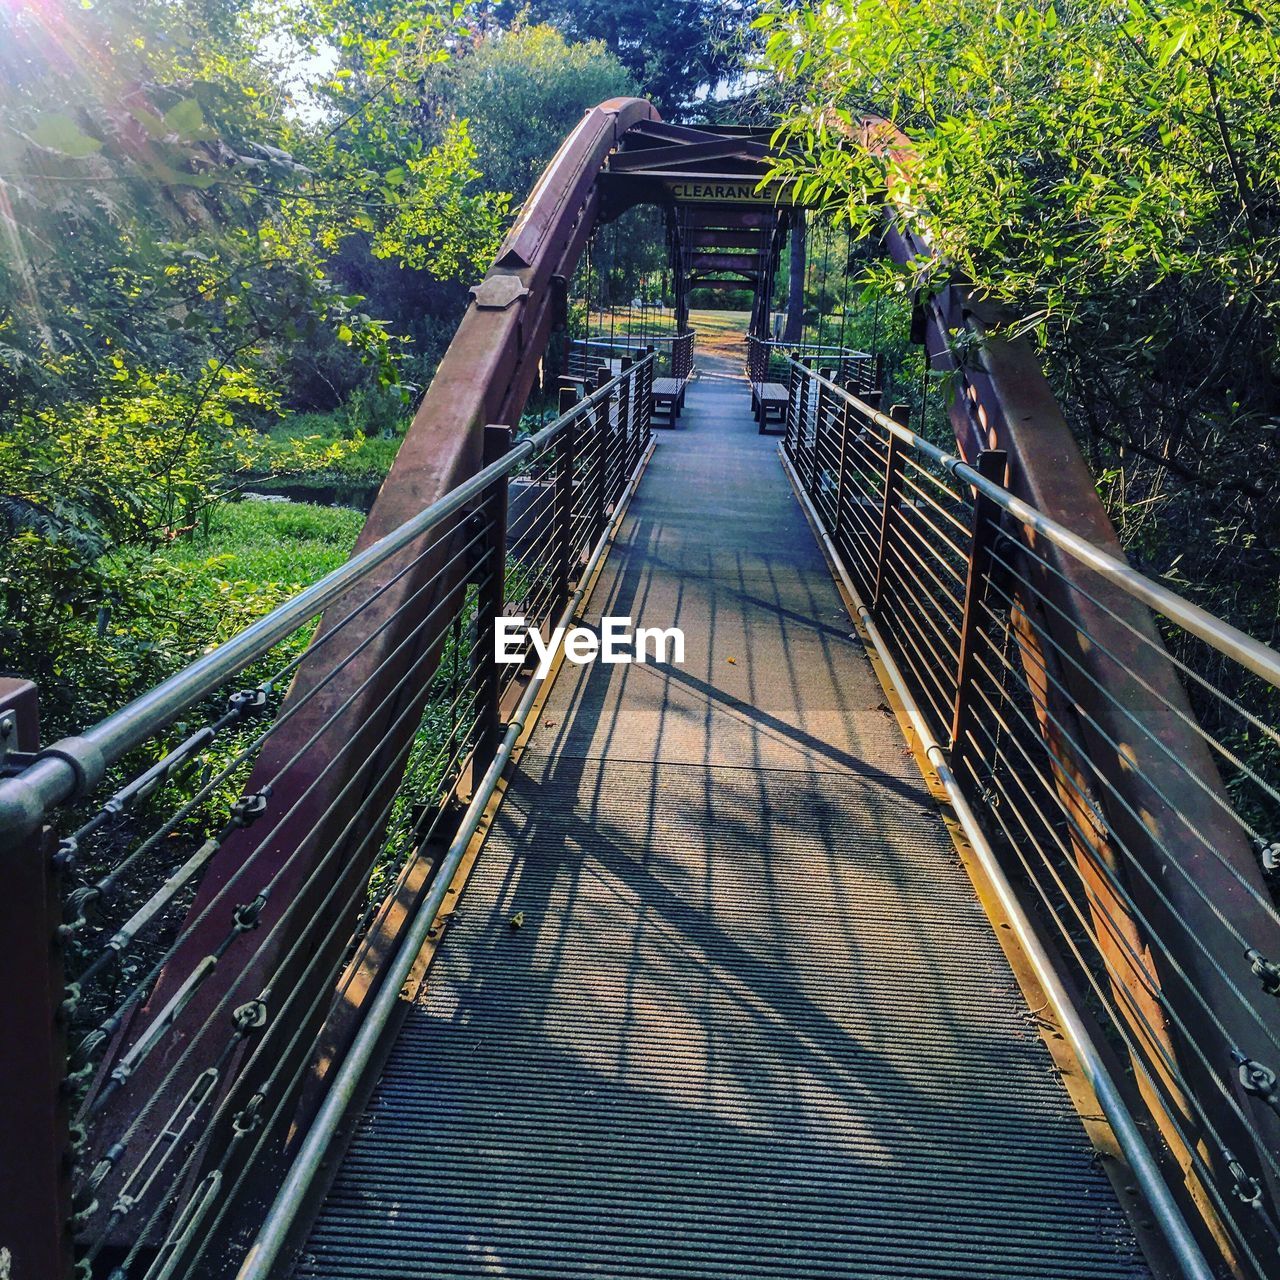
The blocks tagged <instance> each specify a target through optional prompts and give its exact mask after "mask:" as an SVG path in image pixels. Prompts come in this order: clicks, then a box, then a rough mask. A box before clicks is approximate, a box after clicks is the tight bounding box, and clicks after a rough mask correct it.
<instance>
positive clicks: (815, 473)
mask: <svg viewBox="0 0 1280 1280" xmlns="http://www.w3.org/2000/svg"><path fill="white" fill-rule="evenodd" d="M818 373H819V374H820V375H821V376H822V377H824V378H825V379H826V380H827V382H835V381H836V370H835V369H832V368H826V369H819V370H818ZM830 412H831V392H830V391H828V390H827V385H826V383H825V382H820V383H818V399H817V403H816V404H815V405H814V413H813V455H812V457H811V458H810V459H809V492H810V493H812V494H813V495H814V497H815V498H816V497H817V496H818V477H819V475H820V474H821V466H820V463H819V460H818V459H819V453H818V442H819V441H820V440H821V439H822V436H823V433H824V432H825V431H826V429H827V427H828V426H829V425H830V424H829V423H828V422H827V416H828V414H829V413H830Z"/></svg>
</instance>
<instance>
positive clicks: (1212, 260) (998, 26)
mask: <svg viewBox="0 0 1280 1280" xmlns="http://www.w3.org/2000/svg"><path fill="white" fill-rule="evenodd" d="M760 27H761V29H762V31H763V34H764V36H765V38H766V46H765V52H764V58H763V66H762V68H761V69H762V70H763V71H764V72H766V73H767V74H768V75H769V76H771V77H773V80H774V86H775V89H774V91H775V92H776V93H777V94H778V95H779V96H780V97H781V98H783V99H784V100H786V101H787V102H788V106H787V108H786V116H785V120H784V123H783V127H782V129H781V133H780V141H781V142H783V143H785V144H786V145H787V146H788V148H789V149H790V152H791V154H790V156H789V158H787V159H786V160H784V161H783V162H782V163H781V164H780V166H779V171H778V176H779V177H782V178H790V179H798V180H799V181H800V183H801V184H802V191H803V193H804V195H805V197H806V198H807V199H811V200H813V201H815V202H817V203H818V204H820V205H823V206H825V207H826V208H828V209H833V210H836V211H837V212H838V213H839V214H840V215H841V216H842V217H844V218H846V219H848V220H849V221H850V222H851V223H852V224H853V226H854V227H856V228H860V229H861V230H863V231H864V232H865V233H867V234H868V235H874V234H876V232H877V228H878V225H879V218H880V217H881V213H880V209H881V207H882V202H883V195H882V193H883V192H885V191H886V190H888V191H889V193H890V197H891V199H892V200H893V201H894V204H895V209H896V211H897V214H898V216H900V217H902V218H904V219H905V220H906V221H907V223H909V224H910V225H912V226H913V227H914V228H915V229H917V230H919V231H927V233H928V235H929V236H930V238H931V241H932V244H933V246H934V249H935V251H936V259H935V263H936V266H932V267H931V266H926V264H919V267H918V269H917V270H916V271H915V272H914V273H912V274H911V275H910V276H909V278H908V279H906V280H904V279H902V278H901V277H900V276H899V275H898V274H897V273H895V272H894V271H893V270H892V269H891V268H890V267H889V266H888V265H887V264H883V263H882V264H881V266H880V267H879V269H878V270H877V271H875V272H874V273H873V277H872V278H873V282H874V283H875V284H876V285H877V286H878V287H880V288H881V289H884V290H893V289H901V288H903V287H904V286H909V287H920V288H925V289H928V288H929V287H931V283H932V277H931V274H930V273H931V272H932V271H933V270H940V271H944V272H946V273H948V274H949V275H951V276H953V277H956V276H958V277H960V278H962V279H967V280H970V281H972V282H974V283H975V285H976V287H977V288H978V289H980V290H981V291H983V292H985V293H986V294H988V295H989V296H991V297H992V298H994V299H996V300H998V301H999V302H1001V303H1003V304H1004V305H1005V307H1006V308H1007V309H1008V313H1009V315H1010V317H1011V321H1010V323H1011V327H1012V328H1014V329H1015V330H1017V331H1022V332H1027V333H1029V334H1030V335H1031V336H1032V337H1033V338H1034V339H1035V340H1036V341H1037V342H1038V343H1039V344H1040V347H1041V349H1042V351H1043V353H1044V356H1045V360H1046V363H1047V366H1048V369H1049V372H1050V375H1051V377H1052V378H1053V380H1054V382H1055V385H1056V388H1057V390H1058V392H1059V394H1060V396H1061V398H1062V400H1063V402H1064V405H1065V407H1066V409H1067V411H1068V416H1069V418H1070V419H1071V420H1072V421H1073V422H1074V423H1075V424H1076V425H1077V427H1078V429H1079V431H1080V434H1081V436H1082V439H1083V442H1084V443H1085V445H1086V447H1087V449H1088V450H1089V452H1090V455H1091V457H1092V459H1093V461H1094V463H1095V467H1096V470H1097V472H1098V474H1099V476H1100V477H1102V482H1103V485H1104V493H1105V494H1106V496H1107V497H1108V498H1109V499H1110V501H1111V507H1112V511H1113V514H1114V515H1115V517H1116V520H1117V523H1118V524H1119V526H1120V529H1121V533H1122V536H1123V537H1124V538H1125V541H1126V545H1127V546H1128V547H1129V549H1130V552H1131V554H1133V555H1135V556H1136V557H1137V558H1138V560H1139V561H1140V562H1142V563H1145V564H1146V565H1147V566H1148V567H1149V568H1152V569H1154V570H1156V571H1159V572H1164V573H1167V574H1170V575H1172V576H1174V577H1175V578H1179V579H1182V581H1183V585H1184V586H1185V587H1186V588H1187V589H1191V590H1194V591H1198V592H1200V593H1202V596H1203V598H1204V599H1205V603H1207V604H1208V605H1210V607H1213V608H1216V609H1217V610H1218V611H1220V612H1225V613H1227V614H1228V615H1229V616H1232V617H1233V618H1235V619H1236V620H1238V621H1239V622H1240V623H1241V624H1242V625H1244V626H1246V627H1248V628H1251V629H1252V630H1254V631H1255V632H1256V633H1257V634H1259V635H1262V636H1264V637H1270V638H1271V639H1272V640H1273V641H1274V640H1275V639H1276V638H1277V637H1280V607H1278V600H1277V583H1278V582H1280V490H1277V488H1276V486H1274V485H1271V484H1268V483H1265V482H1262V481H1260V479H1259V477H1261V476H1264V475H1269V474H1274V472H1275V468H1276V465H1277V463H1278V462H1280V456H1278V455H1280V439H1278V437H1280V432H1277V431H1276V430H1275V422H1276V420H1277V415H1278V413H1280V347H1278V345H1277V338H1276V321H1277V318H1278V317H1280V241H1278V238H1277V237H1278V234H1280V145H1278V144H1280V135H1278V126H1277V122H1276V116H1275V111H1274V106H1273V104H1274V102H1275V101H1276V98H1277V94H1280V48H1278V47H1277V41H1278V36H1277V32H1280V3H1278V2H1277V0H1251V2H1250V3H1248V4H1244V5H1219V4H1211V3H1206V2H1205V0H1132V3H1130V4H1129V5H1127V6H1126V5H1123V4H1096V3H1058V4H1054V3H1050V2H1049V0H1037V2H1036V3H1033V4H1001V3H994V4H993V3H990V0H856V3H855V0H835V2H834V3H832V4H828V5H823V6H822V7H821V8H820V9H818V8H812V7H809V6H803V7H800V8H796V7H795V6H793V5H791V4H786V3H783V2H782V0H776V2H775V3H772V4H771V5H770V6H769V8H768V10H767V12H766V13H765V15H764V16H763V17H762V19H761V20H760ZM865 112H871V113H876V114H880V115H883V116H887V117H888V118H889V119H891V120H893V121H894V122H896V123H897V124H899V125H900V126H901V127H902V128H903V129H904V130H905V131H906V132H907V133H908V134H909V135H910V137H911V139H912V142H913V147H914V153H913V155H912V157H911V159H910V163H909V165H908V166H904V165H901V164H899V163H898V162H897V161H895V160H894V159H893V158H892V157H888V156H872V155H868V154H867V153H866V152H865V151H864V150H862V149H861V148H860V147H859V146H858V145H856V140H855V134H856V122H857V119H858V117H859V116H860V115H861V114H862V113H865ZM1107 477H1110V478H1111V479H1110V480H1108V479H1107Z"/></svg>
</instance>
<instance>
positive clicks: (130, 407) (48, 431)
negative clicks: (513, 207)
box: [0, 0, 506, 677]
mask: <svg viewBox="0 0 1280 1280" xmlns="http://www.w3.org/2000/svg"><path fill="white" fill-rule="evenodd" d="M295 12H297V11H294V10H290V13H295ZM279 17H280V14H279V11H278V10H277V9H275V8H274V7H272V6H269V5H265V4H263V5H259V3H258V0H244V2H243V3H239V2H238V0H224V2H221V3H220V2H219V0H175V2H173V3H171V2H170V0H165V2H164V3H158V2H153V0H131V2H130V3H127V4H126V3H120V4H111V3H107V4H103V5H101V6H96V7H95V6H82V5H81V4H80V3H79V0H49V2H48V3H47V4H43V5H41V6H40V7H39V8H36V7H16V6H5V7H4V8H3V9H0V105H2V106H3V110H2V111H0V219H3V228H4V233H5V234H4V237H3V242H2V245H0V651H2V652H3V654H4V658H3V662H4V663H5V665H6V667H7V668H8V669H10V670H13V669H15V668H16V669H21V670H23V671H24V672H25V673H27V674H32V675H37V676H42V677H47V676H49V675H54V676H56V675H57V668H58V664H59V663H60V662H61V661H62V660H63V659H64V658H65V657H66V655H68V654H72V653H74V652H75V651H76V649H77V647H78V646H80V647H83V646H85V645H91V644H92V643H93V642H94V640H95V638H97V639H100V638H101V636H100V634H99V633H100V632H101V630H102V622H101V619H102V609H103V603H104V601H105V600H106V599H107V598H108V597H111V596H116V595H119V593H122V592H123V593H126V594H127V593H130V592H136V591H138V590H139V589H140V586H141V584H139V583H138V582H137V581H136V580H134V579H133V578H131V577H130V576H129V575H128V574H122V573H121V571H120V561H119V557H118V553H119V552H120V551H121V550H123V549H126V548H128V547H130V546H141V547H146V546H149V545H150V546H154V545H156V544H157V543H158V542H160V541H162V540H164V539H166V538H169V537H172V536H174V534H175V532H178V531H181V530H184V529H188V528H190V527H192V526H193V524H194V523H196V522H197V521H198V520H200V518H201V515H202V513H203V512H206V511H207V510H208V508H209V506H210V505H211V504H212V503H215V502H217V501H220V500H221V499H223V498H224V497H226V496H227V495H228V494H229V493H233V492H234V491H235V489H236V486H237V480H236V475H237V473H238V472H240V471H242V470H243V469H244V468H245V467H247V466H249V465H252V464H253V463H254V462H255V460H257V459H258V458H259V457H260V456H261V454H262V444H263V441H262V439H261V435H260V433H259V431H258V430H257V428H260V427H262V426H264V425H266V424H267V423H268V422H270V421H271V420H272V418H273V416H274V415H275V414H276V413H277V411H278V408H279V406H280V405H281V404H282V403H283V401H284V400H285V398H286V397H287V395H288V391H289V388H288V386H287V385H283V386H282V385H281V383H282V380H283V376H284V375H285V374H287V372H288V369H289V355H290V352H291V351H292V350H293V349H294V348H296V347H300V346H311V345H314V344H316V343H317V342H320V341H322V340H324V339H325V338H326V335H327V337H328V340H329V341H332V342H334V343H337V344H340V345H343V346H346V347H349V348H350V349H351V350H353V351H355V352H358V353H359V354H360V355H361V356H362V357H363V358H364V359H365V360H366V361H367V362H368V364H369V365H370V367H371V368H374V369H376V370H378V371H379V372H380V373H381V375H382V376H383V377H384V378H387V379H390V378H392V377H394V373H395V369H394V366H395V357H396V354H397V347H398V342H397V339H396V336H395V335H393V334H392V333H391V332H389V330H388V327H387V325H386V324H385V322H384V320H383V319H382V318H381V317H379V316H378V315H376V314H373V313H371V312H370V310H369V309H368V308H367V306H366V303H365V299H363V298H362V297H360V296H358V295H356V294H354V293H352V292H350V291H349V289H347V288H346V287H344V284H343V282H342V281H341V280H340V279H339V278H338V277H337V275H336V274H335V271H334V269H333V263H334V259H335V256H336V254H337V252H338V250H339V248H340V247H341V246H342V244H343V243H344V242H345V241H347V240H349V239H351V238H353V237H364V238H366V239H367V240H368V242H369V243H370V245H371V247H372V251H373V252H374V253H375V254H377V255H379V256H380V257H383V258H386V259H388V260H394V261H398V262H401V263H404V264H407V265H409V266H412V267H414V268H417V269H419V270H424V271H429V272H433V273H435V274H436V275H439V276H444V277H446V278H447V277H450V276H453V275H458V274H463V273H469V272H472V271H474V270H477V269H478V265H477V264H479V263H481V262H484V261H487V260H488V259H489V258H490V257H491V256H492V252H493V250H494V248H495V247H496V244H497V242H498V239H499V237H500V234H501V231H502V227H503V224H504V222H505V216H506V201H504V200H501V199H497V198H495V197H494V196H492V195H491V194H486V193H483V192H476V191H475V190H474V189H473V186H474V183H475V180H476V178H477V176H478V173H477V171H476V169H475V167H474V159H475V150H474V147H473V146H472V145H471V142H470V139H469V136H468V135H467V132H466V129H465V126H464V125H461V124H458V125H455V126H454V127H452V128H450V129H449V130H446V131H445V134H444V135H443V136H442V137H441V138H440V139H439V140H438V142H437V143H436V144H435V145H431V144H428V143H427V142H425V141H424V140H423V138H422V135H421V133H420V132H415V131H413V130H410V129H408V128H406V127H405V121H406V119H407V118H408V117H409V116H410V114H411V113H412V112H414V111H415V110H416V109H417V103H418V102H419V100H420V95H419V92H418V89H419V86H420V84H421V82H422V79H423V77H424V76H425V74H426V73H427V71H428V69H429V68H431V67H433V66H434V65H435V64H436V63H438V62H439V61H440V60H441V59H442V58H446V57H447V56H448V51H449V49H450V48H451V47H452V46H453V45H455V44H456V43H457V41H458V40H459V38H460V36H461V30H460V26H459V21H458V15H457V14H456V13H455V11H454V9H453V7H452V6H451V5H447V4H436V3H434V0H417V2H416V3H415V2H414V0H409V2H408V3H407V4H404V3H402V4H398V5H397V7H396V11H395V14H394V15H391V14H389V13H388V14H386V15H381V16H380V15H378V14H377V13H375V12H372V11H371V10H370V8H369V7H368V6H367V5H366V4H364V3H361V4H360V5H359V6H358V7H357V8H356V9H353V8H351V7H349V6H348V5H347V3H346V0H332V2H330V0H317V3H315V4H313V5H312V6H311V7H310V8H308V9H307V10H306V11H305V13H302V14H301V16H300V17H299V18H298V21H297V24H296V28H295V31H294V33H293V34H295V35H296V36H297V37H299V38H300V39H301V40H302V41H303V42H305V41H307V40H308V39H314V38H315V37H316V35H317V33H323V35H324V39H325V40H326V41H332V42H333V43H334V44H336V45H338V46H339V47H341V49H342V50H343V51H344V54H345V57H346V60H347V61H348V62H353V61H358V63H359V65H360V73H359V75H357V74H356V73H355V72H354V71H353V70H352V69H351V68H350V66H344V65H342V64H340V65H339V67H338V68H337V70H336V71H334V72H332V73H325V81H324V83H322V84H319V85H317V84H314V83H312V84H309V85H305V86H304V88H305V90H306V91H307V99H308V107H307V110H305V111H304V110H300V109H299V106H298V100H297V97H296V95H295V93H294V91H293V90H292V89H291V88H290V87H289V69H288V66H287V65H285V55H286V54H287V52H288V51H289V50H290V49H292V48H293V47H294V45H293V44H291V43H290V41H289V40H287V39H284V37H286V36H287V35H289V33H288V32H281V31H280V30H279V25H280V24H279ZM55 33H56V35H55ZM269 33H271V34H273V37H274V38H275V40H276V47H277V48H278V49H279V50H281V51H282V52H278V53H273V54H269V53H268V52H267V50H268V48H269V47H270V46H269V42H268V41H267V36H268V34H269ZM86 48H88V49H93V50H95V56H94V57H93V58H91V59H87V60H86V59H85V58H84V57H83V50H84V49H86ZM313 80H314V75H313Z"/></svg>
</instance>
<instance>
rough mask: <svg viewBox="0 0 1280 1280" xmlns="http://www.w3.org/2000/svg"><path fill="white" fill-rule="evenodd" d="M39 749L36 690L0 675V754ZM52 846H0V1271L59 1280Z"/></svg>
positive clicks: (56, 918)
mask: <svg viewBox="0 0 1280 1280" xmlns="http://www.w3.org/2000/svg"><path fill="white" fill-rule="evenodd" d="M39 746H40V718H39V707H38V703H37V698H36V687H35V685H34V684H32V683H31V681H29V680H12V679H0V756H3V755H8V754H9V753H10V752H34V751H36V750H38V749H39ZM53 847H54V842H53V838H52V834H51V833H50V831H49V830H48V828H45V829H43V830H40V831H38V832H36V833H35V834H34V835H33V836H29V837H27V838H26V839H24V840H19V841H16V842H14V843H11V844H6V845H5V847H4V849H3V852H0V885H3V888H4V891H3V893H0V937H3V938H4V946H5V957H6V963H5V984H4V1019H3V1020H4V1044H5V1047H4V1051H3V1052H2V1053H0V1275H4V1276H6V1277H8V1276H12V1277H13V1280H27V1278H28V1277H30V1280H45V1278H46V1277H48V1278H49V1280H60V1278H61V1277H68V1276H70V1275H71V1271H72V1266H73V1262H72V1257H71V1235H70V1230H69V1223H70V1218H71V1191H70V1173H71V1137H70V1129H69V1126H68V1116H67V1106H66V1100H65V1098H64V1097H63V1095H62V1084H63V1081H64V1080H65V1078H66V1070H67V1062H66V1043H65V1032H64V1029H63V1025H62V1016H61V1009H62V1000H63V975H62V951H61V947H60V945H59V943H58V934H57V930H58V924H59V923H60V919H61V912H60V895H59V893H58V883H57V872H56V870H55V868H54V865H53Z"/></svg>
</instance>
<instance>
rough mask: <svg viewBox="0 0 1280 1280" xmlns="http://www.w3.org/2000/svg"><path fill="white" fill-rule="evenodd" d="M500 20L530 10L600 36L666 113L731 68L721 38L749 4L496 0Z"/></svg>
mask: <svg viewBox="0 0 1280 1280" xmlns="http://www.w3.org/2000/svg"><path fill="white" fill-rule="evenodd" d="M494 9H495V12H496V14H497V15H498V17H499V19H500V20H502V21H504V22H508V23H510V22H512V21H514V20H515V18H516V16H517V15H518V14H521V13H524V14H527V15H528V16H529V17H530V18H531V19H532V20H534V21H537V22H545V23H550V24H551V25H552V26H554V27H556V28H558V29H559V30H560V31H562V32H563V33H564V34H565V35H566V36H567V37H569V38H571V39H574V40H602V41H603V42H604V43H605V44H606V45H607V46H608V47H609V49H611V50H612V51H613V53H614V54H616V55H617V57H618V59H619V60H620V61H621V62H622V64H623V66H625V67H626V68H627V70H628V71H629V72H630V73H631V74H632V75H633V76H634V77H635V79H636V81H637V82H638V83H639V85H640V87H641V89H642V91H643V92H644V93H645V94H646V95H647V96H648V97H649V98H650V99H652V101H653V102H654V104H655V105H656V106H657V107H658V109H659V110H660V111H662V112H663V113H664V114H665V115H669V116H671V117H674V118H682V117H684V116H686V115H688V114H689V113H690V112H691V111H693V110H694V109H695V100H696V97H697V93H698V90H699V89H703V88H714V86H715V85H716V84H717V83H718V82H719V81H720V80H721V79H722V77H723V76H724V75H725V74H726V73H727V72H728V71H729V70H730V69H731V67H732V59H731V55H730V53H729V51H728V49H727V48H726V47H725V46H724V45H723V44H722V42H721V41H720V40H719V39H718V38H717V34H718V32H719V29H720V28H721V26H722V25H723V24H724V23H725V22H726V21H739V22H740V21H745V18H744V16H743V15H744V14H745V9H746V6H744V5H742V4H738V3H731V4H725V3H721V2H720V0H607V2H602V0H532V2H531V3H526V0H499V2H498V3H497V4H496V5H495V6H494Z"/></svg>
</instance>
